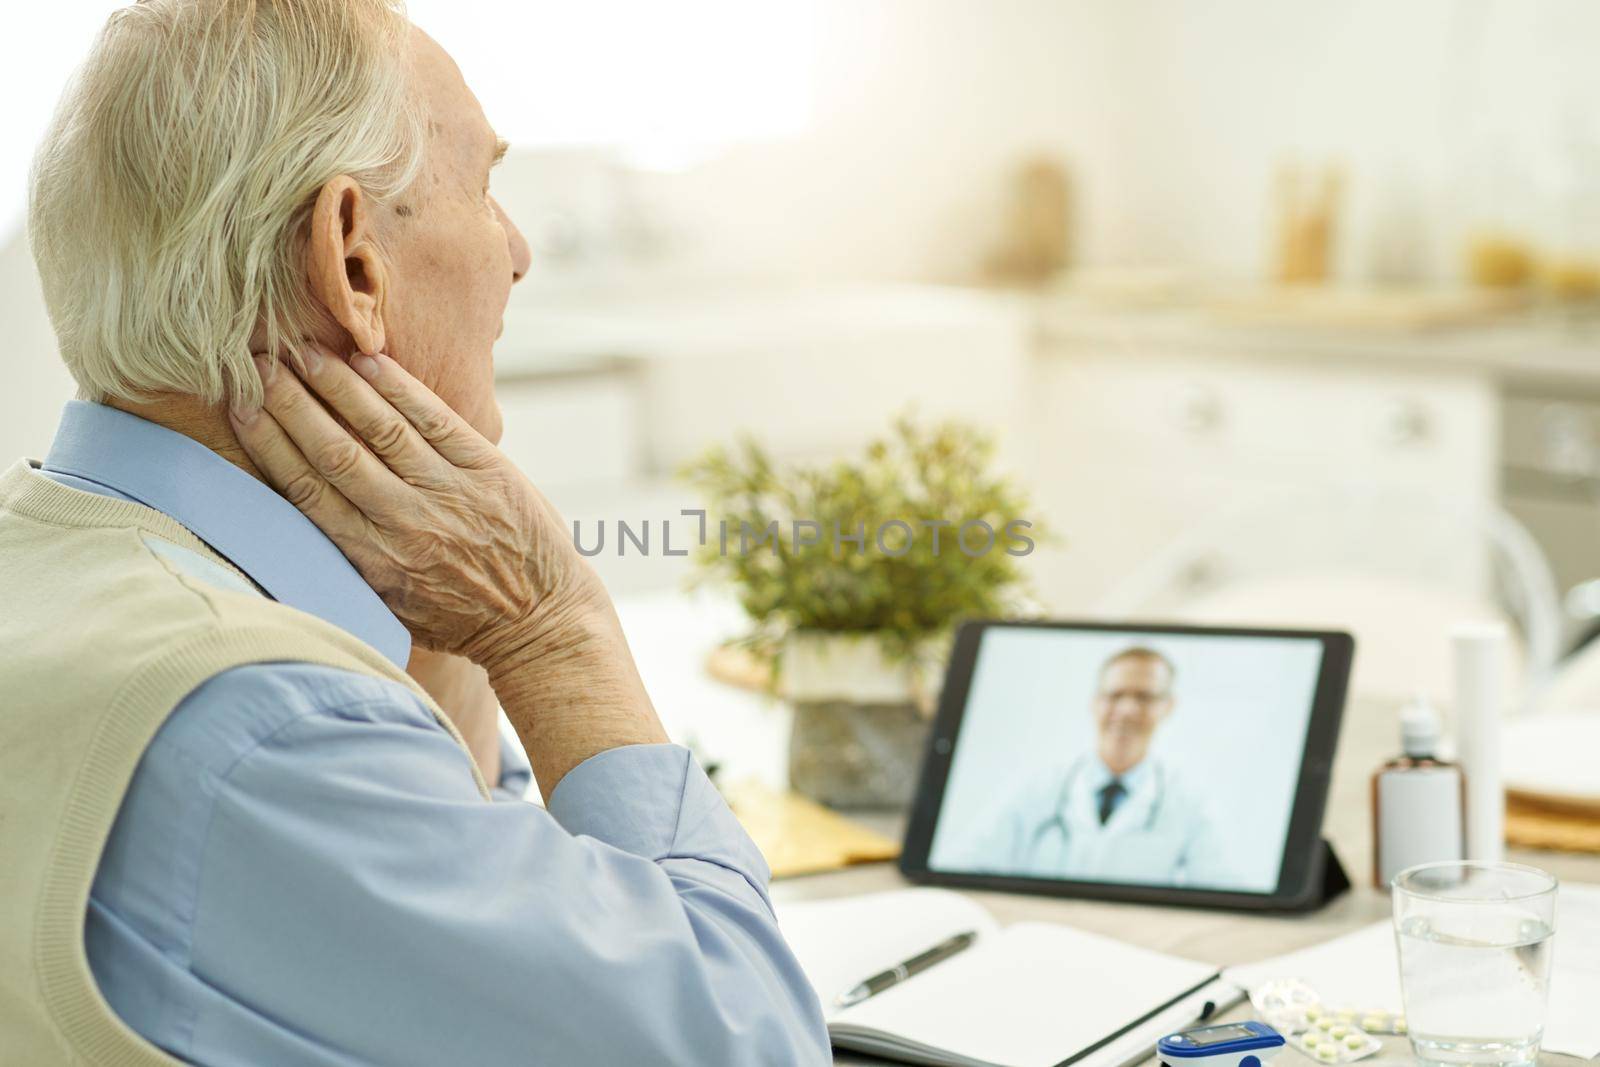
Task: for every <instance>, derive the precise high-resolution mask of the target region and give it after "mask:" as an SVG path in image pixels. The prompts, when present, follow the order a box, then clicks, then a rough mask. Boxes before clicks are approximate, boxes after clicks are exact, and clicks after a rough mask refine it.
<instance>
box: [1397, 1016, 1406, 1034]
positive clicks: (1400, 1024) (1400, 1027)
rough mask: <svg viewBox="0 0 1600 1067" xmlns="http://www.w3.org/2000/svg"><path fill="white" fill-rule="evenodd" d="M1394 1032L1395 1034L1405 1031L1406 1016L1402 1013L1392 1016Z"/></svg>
mask: <svg viewBox="0 0 1600 1067" xmlns="http://www.w3.org/2000/svg"><path fill="white" fill-rule="evenodd" d="M1394 1032H1395V1033H1397V1034H1403V1033H1405V1032H1406V1017H1405V1016H1404V1015H1396V1016H1395V1017H1394Z"/></svg>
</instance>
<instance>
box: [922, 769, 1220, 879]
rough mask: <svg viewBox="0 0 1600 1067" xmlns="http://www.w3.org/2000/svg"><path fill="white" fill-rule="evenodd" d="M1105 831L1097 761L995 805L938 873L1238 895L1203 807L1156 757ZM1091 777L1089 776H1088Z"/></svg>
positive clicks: (1053, 773) (1035, 781)
mask: <svg viewBox="0 0 1600 1067" xmlns="http://www.w3.org/2000/svg"><path fill="white" fill-rule="evenodd" d="M1138 770H1139V771H1143V772H1145V773H1139V774H1137V776H1136V779H1135V782H1136V784H1134V785H1132V786H1131V787H1130V788H1129V791H1128V793H1127V795H1126V796H1125V797H1124V798H1123V799H1122V801H1121V803H1120V804H1119V805H1118V806H1117V808H1116V810H1115V811H1113V812H1112V814H1111V818H1110V819H1109V820H1108V821H1107V822H1106V824H1105V825H1104V826H1102V825H1100V818H1099V800H1098V796H1097V794H1098V792H1099V788H1098V786H1099V784H1100V783H1102V782H1103V781H1104V771H1103V770H1101V769H1100V768H1099V765H1098V761H1097V760H1095V759H1093V758H1092V757H1089V756H1081V757H1079V758H1078V759H1076V760H1073V761H1072V762H1071V763H1069V764H1067V765H1066V766H1065V767H1057V768H1053V769H1052V770H1050V771H1048V772H1045V773H1042V774H1039V775H1036V776H1034V777H1033V778H1031V779H1030V780H1029V781H1027V782H1026V783H1025V784H1023V785H1022V786H1021V787H1019V788H1018V789H1016V790H1014V791H1013V792H1011V793H1010V794H1009V795H1007V796H1006V797H1005V798H1004V799H1002V801H1001V802H1000V803H999V804H998V805H996V807H995V808H994V809H993V810H992V812H991V813H990V815H989V816H988V817H986V818H984V819H982V820H981V821H980V823H979V824H978V826H977V827H975V828H974V836H973V837H972V839H970V840H969V841H967V842H966V843H965V844H964V845H962V846H961V847H960V848H958V849H957V850H956V851H957V853H958V855H957V856H955V857H952V858H951V859H949V860H945V861H943V862H938V863H937V866H938V867H939V868H940V869H942V870H962V871H973V872H979V871H981V872H983V873H988V874H1015V875H1023V876H1027V877H1034V878H1061V879H1067V880H1077V881H1091V882H1102V881H1107V882H1128V883H1138V884H1145V885H1179V886H1193V887H1215V888H1242V887H1240V886H1239V884H1238V874H1237V872H1232V873H1231V874H1230V871H1229V867H1230V864H1229V862H1228V857H1227V855H1226V846H1225V844H1224V842H1223V840H1222V835H1221V834H1220V833H1219V832H1218V828H1217V826H1216V824H1215V820H1214V819H1213V817H1212V815H1211V813H1210V810H1209V805H1208V804H1207V803H1206V800H1205V797H1204V795H1203V794H1201V793H1200V792H1199V791H1198V790H1196V789H1194V788H1193V787H1192V786H1191V785H1190V784H1189V783H1188V782H1186V781H1185V780H1184V778H1183V776H1182V775H1181V774H1180V773H1178V771H1177V770H1176V769H1175V768H1173V767H1172V766H1171V765H1170V764H1168V763H1166V762H1164V761H1162V760H1161V758H1160V757H1157V756H1152V757H1150V758H1149V759H1147V760H1146V761H1145V763H1144V764H1141V766H1140V768H1138ZM1097 771H1098V772H1099V773H1098V774H1097V773H1096V772H1097Z"/></svg>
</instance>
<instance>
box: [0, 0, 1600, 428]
mask: <svg viewBox="0 0 1600 1067" xmlns="http://www.w3.org/2000/svg"><path fill="white" fill-rule="evenodd" d="M482 2H483V3H484V8H485V11H486V13H487V12H490V11H491V10H492V4H489V3H488V0H482ZM486 17H488V14H486ZM815 35H816V41H817V56H816V69H815V94H816V96H815V100H814V102H813V103H814V107H813V112H814V125H813V127H812V129H811V131H810V132H809V133H808V134H807V135H805V136H804V137H801V138H798V139H789V140H784V141H776V142H771V143H767V144H751V145H746V146H744V147H741V148H738V149H735V150H732V151H728V152H725V153H724V154H722V155H721V156H719V157H717V158H715V159H713V160H711V161H709V162H706V163H704V164H702V165H700V166H698V167H696V168H694V169H692V170H689V171H687V172H683V173H677V174H665V175H645V176H639V175H632V176H630V175H627V174H623V173H620V172H618V171H617V170H616V169H615V168H614V167H607V166H606V165H604V164H602V163H596V162H594V161H593V159H592V158H591V159H582V158H580V159H579V160H578V161H577V163H576V164H574V162H573V160H572V159H570V158H567V157H560V158H557V157H554V156H550V155H545V156H541V157H526V158H521V159H514V160H512V161H511V162H510V163H509V164H508V165H507V167H506V169H505V170H504V171H503V172H501V173H500V174H499V175H498V176H497V177H496V181H495V189H496V193H497V195H498V196H499V197H500V199H501V200H502V202H503V203H504V204H505V205H506V207H507V208H508V210H509V211H510V212H511V214H512V215H513V217H515V218H517V219H519V220H520V221H522V222H523V223H524V224H525V226H526V227H527V228H528V229H529V231H530V234H531V235H532V236H533V237H535V238H536V243H538V241H537V239H538V238H539V237H540V235H541V234H544V233H548V232H549V231H550V230H552V229H553V228H559V227H560V226H562V225H570V223H571V221H572V219H574V218H577V219H579V220H580V221H582V220H583V219H584V218H586V217H590V216H594V217H605V216H606V214H607V212H613V209H614V207H615V203H616V202H617V201H618V200H619V199H620V200H622V201H625V203H626V204H627V205H628V210H629V211H631V212H633V213H634V214H636V215H637V216H638V217H639V218H641V219H642V220H643V222H644V224H645V225H647V226H650V227H655V228H656V229H658V230H659V231H661V232H660V233H659V234H658V235H657V237H658V238H659V245H660V247H659V248H658V250H657V252H656V253H655V254H654V258H651V259H645V258H642V257H638V256H636V257H635V261H634V262H633V263H632V266H631V275H632V281H633V282H634V284H635V288H638V287H641V286H642V287H652V286H656V285H658V284H665V283H666V282H667V281H669V280H674V281H677V282H679V283H682V282H683V281H684V280H685V279H693V280H694V281H695V284H697V285H699V286H700V287H702V288H704V287H706V286H714V287H717V288H719V289H726V288H728V287H729V286H731V285H733V284H735V283H736V282H741V281H744V282H748V281H757V280H766V281H771V280H780V281H814V280H825V281H827V282H828V283H830V284H832V283H837V282H839V281H843V280H871V279H922V280H950V279H956V278H966V277H970V276H972V274H973V273H974V270H975V267H976V265H977V264H978V263H979V262H980V261H981V260H982V258H983V255H984V252H985V250H986V248H987V247H988V246H989V244H990V242H991V241H992V239H993V235H994V230H995V220H996V219H997V218H998V217H999V215H1000V212H1001V210H1002V205H1003V203H1004V196H1005V190H1006V179H1007V175H1008V174H1009V172H1010V171H1011V169H1012V168H1014V167H1015V166H1016V164H1017V163H1018V162H1019V161H1020V160H1021V159H1022V158H1023V157H1024V156H1026V155H1028V154H1030V153H1035V152H1041V151H1042V152H1048V153H1051V154H1053V155H1056V156H1058V157H1060V158H1061V159H1062V160H1063V161H1065V162H1066V163H1067V164H1068V165H1069V166H1070V167H1071V168H1072V172H1073V175H1074V182H1075V186H1076V193H1077V216H1076V229H1077V240H1076V246H1077V253H1078V259H1079V261H1080V262H1084V263H1088V264H1091V265H1109V264H1126V263H1135V264H1152V263H1160V264H1172V263H1176V264H1178V265H1183V266H1190V267H1193V268H1196V269H1197V270H1200V271H1204V272H1206V273H1208V274H1212V275H1220V276H1224V277H1233V278H1253V277H1258V276H1259V275H1260V274H1261V271H1262V266H1263V262H1264V254H1265V249H1266V247H1267V236H1266V226H1267V215H1268V192H1269V188H1270V182H1271V178H1272V174H1273V171H1274V168H1275V167H1276V166H1277V165H1278V163H1279V162H1280V161H1281V160H1282V159H1283V158H1284V156H1285V154H1286V153H1288V152H1292V151H1298V152H1299V153H1300V154H1301V155H1302V157H1303V158H1306V159H1308V160H1313V159H1322V158H1332V157H1337V158H1340V159H1342V160H1343V161H1344V162H1345V164H1346V166H1347V169H1348V172H1349V177H1350V192H1349V196H1350V202H1349V213H1348V220H1347V221H1348V225H1347V227H1346V233H1345V237H1346V240H1345V241H1344V242H1343V244H1342V245H1341V248H1340V251H1339V259H1340V270H1341V274H1342V276H1344V277H1346V278H1351V279H1362V278H1365V277H1367V276H1368V275H1369V274H1370V272H1371V268H1370V261H1371V259H1372V246H1373V242H1374V239H1375V236H1376V235H1378V234H1382V233H1390V234H1393V233H1396V232H1409V233H1411V234H1412V235H1413V236H1414V239H1415V241H1416V242H1417V243H1418V245H1419V247H1420V249H1421V251H1420V253H1419V258H1420V260H1421V262H1422V264H1423V267H1424V269H1425V272H1426V273H1427V274H1428V275H1429V276H1432V277H1440V278H1448V277H1450V276H1452V275H1453V274H1454V273H1455V272H1456V271H1457V269H1458V261H1459V254H1458V249H1459V245H1460V242H1461V235H1462V232H1463V230H1464V229H1465V227H1466V226H1467V225H1468V222H1469V220H1470V219H1471V218H1472V217H1474V216H1481V215H1483V214H1485V213H1493V212H1497V211H1498V212H1500V213H1503V214H1506V215H1508V216H1510V217H1511V220H1512V221H1513V222H1517V223H1518V224H1520V225H1522V226H1523V227H1525V228H1527V229H1529V230H1532V231H1536V232H1539V233H1545V234H1550V233H1554V234H1558V235H1560V236H1561V239H1562V240H1568V241H1576V242H1585V241H1587V242H1590V243H1591V244H1592V246H1594V247H1600V192H1596V191H1593V190H1592V189H1591V191H1589V192H1588V193H1587V194H1585V195H1584V196H1583V197H1579V198H1576V202H1575V198H1574V197H1573V196H1572V195H1569V193H1568V192H1564V190H1566V189H1567V187H1569V186H1571V185H1573V184H1574V183H1575V182H1578V181H1580V180H1581V179H1584V178H1586V180H1587V181H1588V182H1589V183H1590V184H1591V186H1592V185H1593V183H1595V182H1596V180H1597V179H1596V178H1595V175H1596V174H1600V147H1596V146H1600V129H1597V123H1600V107H1597V106H1596V104H1597V102H1600V63H1595V62H1593V61H1592V58H1591V56H1590V53H1591V52H1592V51H1593V42H1595V41H1597V40H1600V5H1596V4H1593V3H1590V2H1589V0H1542V2H1540V3H1537V4H1529V3H1524V2H1519V0H1409V2H1407V3H1393V2H1390V0H1342V2H1339V3H1328V2H1326V0H1205V2H1196V0H993V2H982V3H980V2H977V0H818V9H817V20H816V29H815ZM730 47H737V43H736V42H730ZM465 73H466V76H467V79H468V81H469V82H470V81H471V80H472V79H473V71H471V70H467V71H466V72H465ZM729 91H737V86H730V87H729ZM1584 145H1588V147H1587V148H1585V147H1583V146H1584ZM1585 153H1588V155H1586V154H1585ZM1585 160H1586V161H1587V162H1584V161H1585ZM1497 202H1498V206H1497ZM1486 205H1487V206H1486ZM613 213H614V212H613ZM6 239H7V238H6V237H5V236H4V235H0V241H4V240H6ZM585 269H587V268H585ZM575 273H581V272H579V271H576V270H575V269H574V268H571V267H561V266H559V265H558V264H556V263H555V262H554V261H553V258H552V257H548V256H546V257H542V258H541V261H540V263H539V264H538V265H537V266H536V268H535V275H534V278H533V279H532V280H531V282H530V284H528V285H527V286H525V287H524V288H523V290H521V291H520V292H519V294H518V296H517V299H518V300H519V301H525V302H529V303H539V302H545V303H550V302H557V303H559V301H560V300H561V299H562V298H563V297H562V294H563V293H564V292H566V291H568V290H567V288H566V286H567V284H568V283H569V282H570V281H571V280H572V275H574V274H575ZM623 273H624V274H627V273H628V272H623ZM593 277H595V278H599V279H600V280H602V281H604V282H606V283H607V284H613V283H617V282H619V281H623V280H627V279H626V278H619V277H618V272H616V271H614V270H613V271H607V270H600V271H598V272H596V273H595V274H594V275H593ZM0 281H3V282H4V283H5V287H4V290H3V291H0V321H3V322H4V323H5V325H6V331H7V332H6V343H7V359H8V361H9V362H8V367H9V368H10V375H9V378H8V381H7V387H6V388H4V389H0V454H3V455H10V454H16V453H18V452H19V451H22V450H26V449H32V450H35V451H37V450H38V449H39V448H40V447H42V443H41V442H42V438H43V437H44V436H46V435H47V433H48V428H49V426H51V425H53V423H54V419H55V412H56V409H57V407H58V405H59V401H60V399H61V398H62V396H64V395H66V393H67V392H68V387H67V384H66V379H65V377H64V376H63V375H62V374H61V373H60V372H59V370H58V369H57V368H56V367H55V366H54V363H53V359H54V356H53V349H52V346H51V344H50V341H49V334H48V331H47V330H45V329H43V321H44V320H43V315H42V311H41V309H40V308H39V304H38V300H37V295H36V293H35V291H34V290H33V288H32V285H33V283H32V281H31V260H30V259H29V257H28V255H27V253H26V249H25V248H24V247H22V246H21V244H20V243H18V242H17V241H15V240H12V241H11V243H10V244H7V245H5V246H4V249H3V251H0Z"/></svg>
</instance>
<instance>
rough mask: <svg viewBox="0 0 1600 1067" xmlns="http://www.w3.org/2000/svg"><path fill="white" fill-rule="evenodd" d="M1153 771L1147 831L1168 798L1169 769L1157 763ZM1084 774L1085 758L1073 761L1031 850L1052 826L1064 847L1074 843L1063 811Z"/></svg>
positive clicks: (1032, 842)
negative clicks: (1153, 791) (1053, 805)
mask: <svg viewBox="0 0 1600 1067" xmlns="http://www.w3.org/2000/svg"><path fill="white" fill-rule="evenodd" d="M1151 771H1152V772H1153V774H1154V776H1155V786H1154V789H1155V793H1154V794H1153V795H1152V797H1151V799H1150V811H1149V812H1148V813H1147V814H1146V815H1145V817H1144V827H1143V829H1144V831H1145V832H1146V833H1148V832H1150V831H1151V830H1154V829H1155V828H1156V820H1157V819H1159V818H1160V817H1161V808H1162V805H1164V804H1165V803H1166V800H1167V769H1166V768H1165V767H1163V766H1162V765H1161V764H1160V763H1156V764H1155V766H1154V767H1152V768H1151ZM1082 774H1083V760H1081V759H1079V760H1078V761H1076V762H1075V763H1073V765H1072V770H1071V772H1070V773H1068V775H1067V778H1066V781H1064V782H1062V783H1061V793H1060V794H1059V795H1058V796H1057V797H1056V806H1055V809H1054V810H1053V811H1051V813H1050V817H1049V818H1048V819H1046V820H1045V821H1044V822H1042V823H1040V824H1039V825H1038V826H1037V827H1036V828H1035V829H1034V831H1033V838H1032V840H1030V841H1029V843H1028V847H1029V849H1030V851H1031V850H1032V849H1036V848H1038V847H1039V842H1040V841H1041V840H1042V839H1043V838H1044V836H1045V834H1047V833H1049V832H1050V830H1051V828H1052V827H1053V828H1055V829H1056V830H1058V831H1059V832H1060V834H1061V844H1062V847H1066V846H1067V845H1069V844H1071V843H1072V831H1070V830H1068V829H1067V820H1066V817H1065V816H1063V815H1062V812H1064V811H1066V810H1067V802H1068V800H1070V799H1071V797H1072V787H1073V786H1075V785H1077V783H1078V778H1079V776H1080V775H1082Z"/></svg>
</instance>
